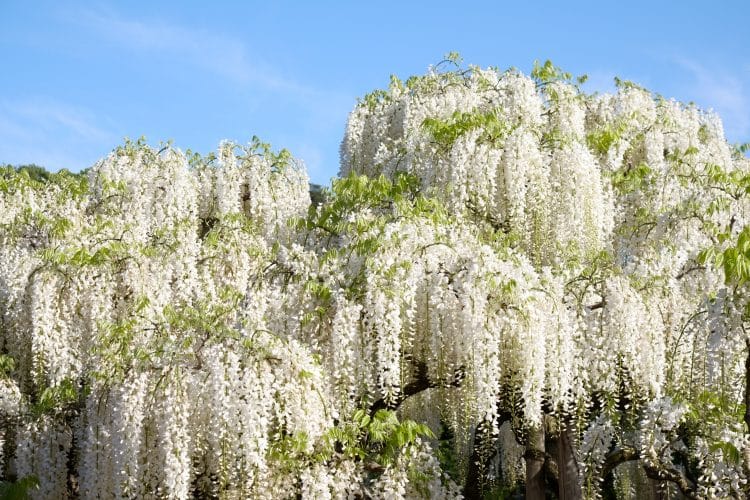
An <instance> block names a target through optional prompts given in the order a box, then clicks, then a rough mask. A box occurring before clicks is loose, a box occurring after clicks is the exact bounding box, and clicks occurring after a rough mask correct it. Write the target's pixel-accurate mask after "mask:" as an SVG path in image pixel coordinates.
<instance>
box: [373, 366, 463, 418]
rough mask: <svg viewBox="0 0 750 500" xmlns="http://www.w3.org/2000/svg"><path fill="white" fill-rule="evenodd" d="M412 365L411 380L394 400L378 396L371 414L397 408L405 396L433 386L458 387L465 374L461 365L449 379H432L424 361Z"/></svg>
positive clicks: (407, 396)
mask: <svg viewBox="0 0 750 500" xmlns="http://www.w3.org/2000/svg"><path fill="white" fill-rule="evenodd" d="M414 367H415V373H414V377H413V380H412V381H411V382H409V383H408V384H406V385H405V386H404V387H403V389H402V390H401V392H399V393H398V395H397V396H396V398H395V400H392V401H390V402H386V400H385V399H384V398H380V399H378V400H376V401H375V402H374V403H372V404H371V405H370V414H371V415H374V414H375V412H377V411H378V410H385V409H391V410H392V409H395V408H398V407H399V406H400V405H401V403H403V402H404V401H405V400H406V399H407V398H409V397H411V396H414V395H417V394H419V393H420V392H423V391H426V390H427V389H433V388H435V387H460V386H461V383H462V382H463V379H464V376H465V369H464V367H463V366H460V367H458V368H457V369H456V370H455V371H454V372H453V376H452V377H451V378H450V379H449V380H445V381H433V380H430V378H429V377H428V376H427V365H426V364H425V363H424V362H422V361H415V362H414Z"/></svg>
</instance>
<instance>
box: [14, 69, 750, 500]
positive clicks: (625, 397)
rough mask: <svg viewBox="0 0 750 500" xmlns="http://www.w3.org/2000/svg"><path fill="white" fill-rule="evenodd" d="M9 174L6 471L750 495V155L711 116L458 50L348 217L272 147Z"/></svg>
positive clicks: (38, 486)
mask: <svg viewBox="0 0 750 500" xmlns="http://www.w3.org/2000/svg"><path fill="white" fill-rule="evenodd" d="M0 192H2V196H0V228H1V229H0V312H1V313H2V315H0V470H2V476H3V478H4V479H5V482H4V483H2V487H3V488H13V487H16V488H24V489H27V490H28V493H29V494H30V495H31V496H33V497H36V498H67V497H77V496H80V497H82V498H195V497H197V498H298V497H302V498H316V499H317V498H341V499H343V498H420V497H421V498H456V497H461V496H465V497H468V498H480V497H482V496H483V495H495V496H498V495H501V494H504V493H508V494H512V493H513V492H516V493H519V492H524V491H525V493H526V494H527V497H529V498H537V497H538V498H543V496H544V494H545V491H547V492H551V491H554V492H555V494H556V495H557V496H558V497H560V498H598V497H600V496H601V495H605V494H606V495H608V496H609V497H611V496H613V495H614V496H619V497H621V498H630V497H633V496H637V497H641V496H644V495H646V494H650V492H653V491H654V490H658V489H667V490H670V491H678V490H679V491H680V493H681V494H682V495H684V496H686V497H688V498H704V497H705V498H710V497H714V498H727V497H738V498H739V497H743V496H747V495H748V494H749V493H750V486H749V485H748V479H750V458H748V457H750V435H749V434H748V425H750V413H748V412H747V408H746V406H745V405H746V404H747V403H748V401H750V396H748V395H749V394H750V391H749V389H748V386H747V380H748V376H749V375H748V373H750V372H748V369H750V368H748V367H750V364H748V363H747V361H748V359H750V354H749V353H748V345H750V339H749V337H748V336H747V334H746V333H745V332H746V328H747V326H748V318H749V316H748V312H750V306H748V304H749V303H750V301H748V299H747V297H748V294H747V286H748V285H747V283H750V230H748V229H746V227H747V226H748V214H749V212H748V209H749V208H750V206H749V205H748V198H747V193H748V192H750V161H748V159H747V158H746V157H745V156H744V155H742V153H741V152H740V151H737V150H734V149H733V148H732V146H730V145H729V144H728V143H727V141H726V140H725V138H724V135H723V130H722V125H721V122H720V120H719V119H718V117H716V116H715V115H713V114H712V113H709V112H704V111H701V110H700V109H698V108H696V107H695V106H692V105H684V104H681V103H679V102H676V101H673V100H667V99H664V98H662V97H660V96H655V95H653V94H651V93H650V92H648V91H646V90H645V89H643V88H640V87H639V86H637V85H635V84H632V83H630V82H618V91H617V92H616V93H615V94H612V95H610V94H604V95H601V94H593V95H590V94H586V93H585V92H583V91H582V90H581V89H580V86H579V83H578V81H576V80H575V79H574V78H572V77H571V76H570V75H568V74H566V73H564V72H562V71H561V70H559V69H558V68H556V67H554V66H553V65H552V64H551V63H547V64H545V65H539V66H537V67H536V68H535V70H534V71H533V72H532V74H531V75H530V76H526V75H523V74H521V73H520V72H518V71H516V70H509V71H506V72H500V71H498V70H496V69H486V70H485V69H479V68H475V67H470V68H468V69H462V68H459V69H457V70H455V71H443V70H441V69H440V67H437V68H433V69H431V70H430V71H429V72H428V73H427V74H426V75H424V76H420V77H412V78H411V79H409V80H408V81H406V82H401V81H399V80H398V79H395V78H394V79H393V80H392V83H391V85H390V87H389V88H388V89H387V90H381V91H376V92H374V93H372V94H370V95H368V96H366V97H365V98H363V99H362V100H361V101H360V102H359V104H358V105H357V106H356V107H355V109H354V110H353V112H352V113H351V115H350V117H349V121H348V124H347V128H346V133H345V136H344V140H343V143H342V148H341V172H340V177H339V178H338V179H336V180H334V181H333V183H332V185H331V186H330V188H327V189H326V192H325V196H324V198H325V199H324V201H323V202H322V203H319V204H312V203H311V201H310V195H309V182H308V178H307V175H306V174H305V172H304V168H303V166H302V164H301V162H300V161H298V160H297V159H295V158H293V157H292V156H291V155H290V154H289V153H288V152H286V151H281V152H274V151H273V150H272V149H271V148H270V147H269V146H268V145H266V144H263V143H261V142H260V141H258V140H257V139H254V140H253V141H252V142H251V143H250V144H248V145H245V146H241V145H237V144H233V143H223V144H221V145H220V147H219V149H218V152H217V153H216V154H211V155H209V156H206V157H202V156H199V155H196V154H193V153H190V152H187V153H185V152H182V151H179V150H177V149H175V148H172V147H171V146H170V145H166V146H164V147H163V148H161V149H158V150H157V149H154V148H151V147H149V146H147V145H146V144H145V143H143V142H141V141H138V142H127V143H126V144H125V145H123V146H121V147H119V148H117V149H115V150H114V151H113V152H112V154H110V155H109V156H108V157H107V158H105V159H103V160H101V161H100V162H98V163H97V164H96V165H95V166H93V167H92V168H91V169H90V170H89V171H88V172H87V173H86V174H85V175H70V174H64V173H60V174H54V175H52V176H51V178H50V180H49V181H47V182H38V181H35V180H32V179H31V178H29V176H28V175H26V174H24V173H18V172H15V171H14V170H13V169H5V170H2V171H0ZM503 492H504V493H503ZM535 495H536V496H535ZM540 495H541V496H540Z"/></svg>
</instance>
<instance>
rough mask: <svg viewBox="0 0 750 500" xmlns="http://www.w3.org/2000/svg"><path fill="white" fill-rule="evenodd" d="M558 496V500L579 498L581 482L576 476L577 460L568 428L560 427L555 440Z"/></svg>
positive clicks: (575, 499)
mask: <svg viewBox="0 0 750 500" xmlns="http://www.w3.org/2000/svg"><path fill="white" fill-rule="evenodd" d="M557 468H558V471H559V478H558V483H557V485H558V497H559V498H560V500H578V499H579V498H581V484H580V482H579V478H578V462H577V461H576V457H575V449H574V447H573V440H572V439H571V435H570V430H568V429H561V430H560V437H559V438H558V440H557Z"/></svg>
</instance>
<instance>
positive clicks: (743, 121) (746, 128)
mask: <svg viewBox="0 0 750 500" xmlns="http://www.w3.org/2000/svg"><path fill="white" fill-rule="evenodd" d="M676 63H677V64H678V65H679V66H680V67H681V68H682V69H683V70H685V71H686V72H687V73H688V74H689V75H690V76H691V77H692V78H690V79H688V80H686V81H685V82H684V84H683V85H684V88H685V91H686V93H687V94H689V96H690V98H691V99H693V100H694V101H695V102H696V103H697V104H698V105H699V106H701V107H705V108H713V110H714V111H716V112H717V113H718V114H719V116H721V118H722V120H723V121H724V128H725V130H726V134H727V137H728V138H729V140H730V141H747V140H749V139H750V95H749V94H750V89H749V88H748V87H749V86H750V85H749V84H748V81H747V80H745V81H743V80H742V79H741V78H740V77H739V76H738V75H737V74H735V73H730V72H729V71H726V70H725V69H722V68H714V67H710V68H709V67H707V66H704V65H702V64H700V63H698V62H696V61H694V60H691V59H686V58H679V59H676Z"/></svg>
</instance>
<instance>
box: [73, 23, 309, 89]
mask: <svg viewBox="0 0 750 500" xmlns="http://www.w3.org/2000/svg"><path fill="white" fill-rule="evenodd" d="M76 19H77V20H78V21H79V22H82V23H84V25H85V26H86V27H87V28H89V29H91V30H93V31H95V32H96V33H97V34H98V35H99V36H100V37H102V38H103V39H105V40H110V41H111V42H113V43H116V44H118V45H120V46H122V47H125V48H128V49H130V50H135V51H141V52H147V53H149V54H157V55H165V56H168V57H171V58H174V59H175V60H178V61H180V62H182V63H187V64H191V65H194V66H196V67H198V68H201V69H204V70H207V71H210V72H211V73H214V74H216V75H218V76H221V77H223V78H226V79H229V80H231V81H234V82H236V83H240V84H256V85H259V86H261V87H263V88H264V89H266V90H272V91H278V92H287V93H289V92H291V93H295V94H298V95H308V96H310V95H314V94H315V93H316V92H315V91H314V90H313V89H311V88H309V87H307V86H305V85H302V84H300V83H299V82H296V81H294V80H292V79H290V78H286V77H284V76H282V75H281V73H280V72H279V71H278V70H277V69H275V68H274V67H273V66H272V65H270V64H268V63H267V62H266V61H264V60H263V59H262V58H260V57H257V56H256V55H254V54H252V53H251V51H250V49H249V48H248V47H247V46H246V45H245V44H244V43H243V42H242V41H241V40H239V39H236V38H232V37H230V36H226V35H222V34H219V33H216V32H213V31H207V30H203V29H195V28H192V27H185V26H180V25H178V24H174V23H168V22H165V21H161V20H143V19H129V18H125V17H122V16H120V15H117V14H114V13H112V12H102V11H96V10H83V11H81V12H79V13H78V15H77V16H76Z"/></svg>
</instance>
